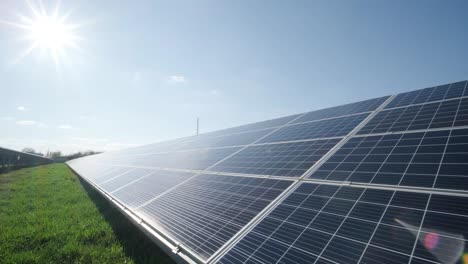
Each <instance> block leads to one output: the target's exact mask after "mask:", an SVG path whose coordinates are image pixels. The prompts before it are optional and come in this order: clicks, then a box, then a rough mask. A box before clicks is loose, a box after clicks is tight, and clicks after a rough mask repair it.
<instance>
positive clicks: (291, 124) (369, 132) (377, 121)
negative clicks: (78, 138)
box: [68, 81, 468, 263]
mask: <svg viewBox="0 0 468 264" xmlns="http://www.w3.org/2000/svg"><path fill="white" fill-rule="evenodd" d="M467 89H468V88H467V82H466V81H464V82H458V83H453V84H447V85H442V86H437V87H432V88H426V89H422V90H417V91H413V92H408V93H402V94H399V95H396V96H387V97H381V98H376V99H370V100H366V101H362V102H357V103H353V104H347V105H343V106H337V107H332V108H327V109H323V110H318V111H313V112H308V113H304V114H298V115H292V116H287V117H282V118H278V119H272V120H267V121H263V122H259V123H254V124H248V125H244V126H240V127H234V128H229V129H224V130H220V131H215V132H210V133H206V134H202V135H199V136H193V137H186V138H182V139H176V140H171V141H168V142H162V143H156V144H151V145H147V146H142V147H137V148H132V149H129V150H124V151H117V152H110V153H104V154H101V155H96V156H91V157H86V158H81V159H77V160H73V161H70V162H68V164H69V166H70V167H71V168H73V169H74V170H75V171H76V172H77V173H78V174H79V175H80V176H81V177H82V178H83V179H85V180H86V181H88V182H89V183H90V184H92V186H93V187H95V188H96V189H97V190H99V191H100V192H101V193H103V194H104V195H105V196H106V197H108V198H109V199H110V200H111V201H112V202H113V203H114V204H115V205H117V206H118V207H119V208H120V209H122V211H123V212H124V213H125V214H127V215H129V216H130V218H131V219H133V221H134V222H135V223H136V225H137V226H139V227H140V228H141V229H142V230H144V231H145V232H146V233H147V234H149V235H150V237H152V238H153V239H154V240H155V241H156V242H157V243H158V244H160V245H161V246H162V248H163V249H165V250H167V251H168V253H169V254H170V255H171V256H172V257H174V258H175V259H176V260H177V261H180V262H188V263H462V261H465V263H468V246H466V245H467V244H468V243H466V242H468V241H467V239H468V225H467V223H468V97H465V96H468V92H467Z"/></svg>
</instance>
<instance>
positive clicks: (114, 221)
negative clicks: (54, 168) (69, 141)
mask: <svg viewBox="0 0 468 264" xmlns="http://www.w3.org/2000/svg"><path fill="white" fill-rule="evenodd" d="M75 175H76V174H75ZM77 177H78V179H79V180H80V183H81V185H82V186H83V187H84V189H85V191H86V192H87V194H88V197H89V198H90V199H91V200H92V201H93V202H94V204H95V205H96V207H97V208H98V210H99V212H100V213H101V214H102V215H103V216H104V218H105V220H106V221H107V222H108V223H109V224H110V226H111V227H112V230H113V231H114V234H115V236H116V237H117V239H118V240H119V242H120V244H121V245H122V247H123V248H124V251H125V254H126V255H127V256H128V257H129V258H131V259H132V260H133V261H134V262H135V263H138V264H143V263H175V262H174V261H173V260H172V259H171V258H170V257H169V256H167V255H166V254H165V253H164V252H163V251H162V250H161V249H160V248H159V247H158V246H157V245H156V244H155V243H154V242H153V241H151V240H150V239H149V238H148V237H147V236H146V235H145V234H144V233H143V232H142V231H141V230H139V229H138V228H137V227H136V226H135V225H134V224H133V223H132V222H131V221H130V220H129V219H127V218H126V217H125V216H124V215H123V214H122V213H121V212H120V211H119V210H118V209H117V208H115V207H114V206H113V205H112V204H111V203H110V202H109V201H108V200H107V199H106V198H104V197H103V196H102V195H101V194H100V193H99V192H98V191H96V190H95V189H94V188H93V187H92V186H91V185H90V184H89V183H87V182H86V181H85V180H83V179H81V177H79V176H77Z"/></svg>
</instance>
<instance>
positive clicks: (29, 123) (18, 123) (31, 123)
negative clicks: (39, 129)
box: [16, 120, 37, 126]
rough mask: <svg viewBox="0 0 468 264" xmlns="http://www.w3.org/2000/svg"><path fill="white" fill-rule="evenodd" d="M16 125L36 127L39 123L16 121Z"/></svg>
mask: <svg viewBox="0 0 468 264" xmlns="http://www.w3.org/2000/svg"><path fill="white" fill-rule="evenodd" d="M16 124H17V125H20V126H34V125H36V124H37V122H36V121H33V120H18V121H16Z"/></svg>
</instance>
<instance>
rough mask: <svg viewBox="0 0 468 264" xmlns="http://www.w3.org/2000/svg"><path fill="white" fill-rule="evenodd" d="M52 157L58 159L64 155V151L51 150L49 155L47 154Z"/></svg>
mask: <svg viewBox="0 0 468 264" xmlns="http://www.w3.org/2000/svg"><path fill="white" fill-rule="evenodd" d="M47 157H48V158H50V159H53V160H56V159H59V158H60V157H62V152H61V151H51V152H49V155H48V156H47Z"/></svg>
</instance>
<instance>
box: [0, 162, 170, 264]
mask: <svg viewBox="0 0 468 264" xmlns="http://www.w3.org/2000/svg"><path fill="white" fill-rule="evenodd" d="M0 263H172V261H171V260H170V259H169V257H168V256H166V255H165V254H164V253H163V252H162V251H161V250H160V249H159V248H158V247H157V246H156V245H155V244H154V243H153V242H151V241H150V240H149V239H148V238H146V237H145V236H144V235H143V233H142V232H140V231H139V230H138V229H137V228H136V227H134V226H133V224H132V223H131V222H129V221H128V220H127V219H126V218H125V217H124V216H123V215H122V214H121V213H120V212H119V211H117V210H116V209H115V208H113V207H112V206H111V205H110V204H109V203H108V202H107V200H105V199H104V198H102V197H101V196H100V195H99V193H97V192H96V191H94V190H93V189H92V188H91V187H90V186H89V185H87V184H86V183H85V182H82V181H80V180H79V178H78V177H77V176H76V175H74V174H73V172H71V171H70V169H69V168H68V167H67V166H66V165H65V164H52V165H47V166H40V167H35V168H27V169H21V170H17V171H13V172H10V173H4V174H0Z"/></svg>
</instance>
